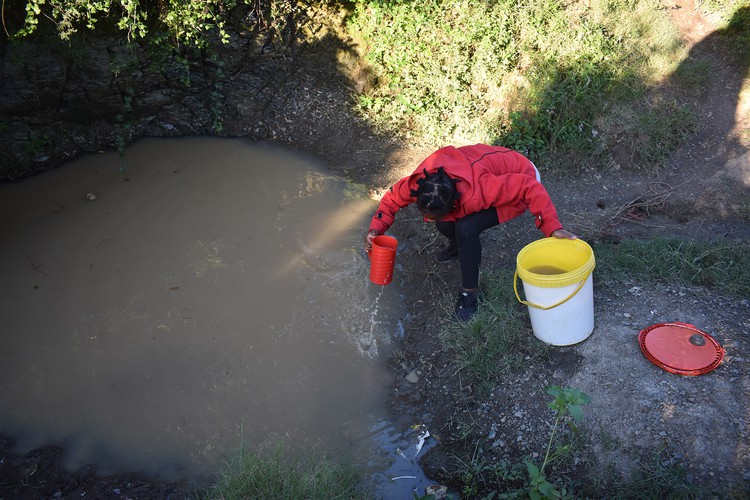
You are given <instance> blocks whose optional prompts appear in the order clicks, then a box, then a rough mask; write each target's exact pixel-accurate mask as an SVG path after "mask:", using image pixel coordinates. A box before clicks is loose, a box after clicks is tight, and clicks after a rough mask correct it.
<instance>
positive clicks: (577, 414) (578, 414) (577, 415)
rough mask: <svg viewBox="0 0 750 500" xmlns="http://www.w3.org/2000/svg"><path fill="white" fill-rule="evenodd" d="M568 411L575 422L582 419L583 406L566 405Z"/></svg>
mask: <svg viewBox="0 0 750 500" xmlns="http://www.w3.org/2000/svg"><path fill="white" fill-rule="evenodd" d="M568 413H570V416H571V417H573V420H575V421H576V422H577V423H580V422H581V419H583V408H582V407H581V405H570V406H568Z"/></svg>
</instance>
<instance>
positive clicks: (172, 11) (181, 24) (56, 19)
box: [3, 0, 237, 46]
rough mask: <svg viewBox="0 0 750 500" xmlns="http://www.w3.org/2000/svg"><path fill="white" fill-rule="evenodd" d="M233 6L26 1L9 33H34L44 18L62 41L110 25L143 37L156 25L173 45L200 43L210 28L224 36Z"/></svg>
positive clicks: (217, 0) (218, 1)
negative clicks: (22, 16) (16, 26)
mask: <svg viewBox="0 0 750 500" xmlns="http://www.w3.org/2000/svg"><path fill="white" fill-rule="evenodd" d="M3 5H5V4H3ZM235 5H237V1H236V0H204V1H201V2H174V1H167V0H162V1H159V0H157V1H149V0H75V1H69V0H27V2H26V16H25V20H24V23H23V26H22V27H21V28H19V29H18V31H16V32H15V33H14V34H13V35H14V36H27V35H29V34H31V33H34V32H35V31H36V30H37V29H38V27H39V24H40V21H43V20H47V21H50V22H52V23H53V24H54V28H55V31H56V33H57V34H58V35H59V37H60V38H61V39H63V40H68V39H70V37H71V36H72V35H73V34H74V33H76V32H78V31H79V30H81V29H87V30H93V29H95V28H96V27H97V26H100V25H101V24H114V26H115V27H116V28H117V29H118V30H120V31H121V32H123V33H124V34H125V36H126V37H127V39H128V41H130V40H133V39H143V38H146V36H147V35H149V34H153V33H152V32H153V31H154V28H156V27H158V30H157V31H163V32H165V33H168V34H169V36H170V38H171V41H172V42H173V43H174V44H175V45H180V44H188V45H198V46H204V45H205V44H206V41H207V35H208V33H209V32H211V31H212V30H216V31H218V33H219V36H220V38H221V39H222V40H226V39H227V37H228V35H227V33H226V30H225V25H226V16H227V13H228V11H229V10H230V9H231V8H232V7H234V6H235ZM3 19H5V17H3ZM6 29H7V28H6Z"/></svg>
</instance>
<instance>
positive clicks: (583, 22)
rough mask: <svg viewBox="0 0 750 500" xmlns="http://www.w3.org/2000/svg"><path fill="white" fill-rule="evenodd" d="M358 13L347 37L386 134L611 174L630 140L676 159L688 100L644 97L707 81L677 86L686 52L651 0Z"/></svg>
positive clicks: (375, 5)
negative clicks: (552, 159)
mask: <svg viewBox="0 0 750 500" xmlns="http://www.w3.org/2000/svg"><path fill="white" fill-rule="evenodd" d="M355 4H356V8H355V12H354V13H353V15H352V16H351V18H350V20H349V24H348V28H349V30H350V31H351V33H353V34H354V35H355V36H356V37H357V39H359V40H360V45H361V46H362V47H364V53H365V55H366V60H367V62H368V63H369V65H370V67H371V69H372V72H373V73H374V74H375V75H376V79H375V80H376V81H375V85H374V86H373V87H372V89H370V90H369V91H367V92H366V93H364V94H363V95H361V96H360V109H361V111H362V113H363V114H364V115H365V116H366V117H367V118H368V119H369V120H370V121H371V122H372V123H374V124H375V125H376V126H377V127H378V128H380V129H383V130H386V131H388V132H389V133H392V134H402V133H403V131H408V132H406V133H408V134H411V135H412V136H413V138H417V139H419V140H421V141H422V142H425V143H434V144H440V145H442V144H444V143H445V142H449V143H472V142H486V143H496V144H500V143H501V144H503V145H504V146H508V147H512V148H514V149H517V150H519V151H522V152H524V153H526V154H528V155H529V156H531V157H532V158H534V159H535V160H539V159H540V158H541V159H544V158H546V157H549V156H551V155H557V154H562V155H564V156H565V157H566V158H575V157H576V156H577V157H578V158H577V160H576V161H575V162H566V163H570V165H571V166H573V165H575V164H579V165H580V166H583V165H586V164H589V165H593V164H607V162H606V161H602V159H603V158H606V157H607V156H608V155H609V150H610V148H611V146H612V145H614V144H615V143H620V142H623V141H625V142H626V143H630V144H634V145H635V146H638V145H639V144H647V145H649V147H650V148H652V150H653V151H666V152H669V151H671V150H672V149H673V148H674V146H675V138H678V139H682V138H684V136H685V128H686V124H688V125H690V124H691V123H692V122H693V121H694V118H692V117H686V116H683V115H681V116H679V117H678V118H679V119H670V118H671V117H672V116H673V114H674V110H675V109H678V110H680V111H681V113H682V112H684V113H688V114H689V113H691V112H692V111H691V109H690V108H687V107H685V106H684V104H685V103H683V102H682V101H679V102H676V103H675V102H673V101H672V100H670V99H660V100H655V99H653V98H652V97H651V96H650V95H649V94H650V93H651V91H653V90H654V89H661V88H662V87H666V88H668V89H670V91H671V90H674V92H670V93H671V94H673V95H675V96H682V97H680V99H687V98H688V97H689V96H688V95H685V94H692V93H694V92H695V91H696V89H695V87H696V76H697V77H699V76H700V75H696V74H695V73H694V72H687V74H688V75H689V76H690V79H689V81H685V82H683V81H682V79H681V77H679V76H678V75H675V76H674V77H673V76H672V75H673V73H674V72H675V70H676V69H677V68H678V66H679V63H680V61H681V60H682V59H683V58H684V57H685V55H686V53H687V48H686V47H685V46H684V45H683V44H682V42H681V41H680V40H679V38H678V37H677V36H676V31H675V28H674V26H673V25H672V24H671V21H670V19H669V16H668V13H667V12H666V10H665V9H663V8H662V6H661V5H660V4H659V2H657V1H655V0H614V1H611V0H589V1H586V2H562V1H560V0H538V1H533V2H518V1H516V0H493V1H487V2H472V1H470V0H458V1H456V0H425V1H422V2H403V1H400V0H358V1H356V2H355ZM682 73H683V76H685V73H686V72H684V71H683V72H682ZM705 82H706V79H700V78H698V81H697V84H698V86H699V87H700V86H702V85H704V84H705ZM681 85H685V86H686V88H685V89H688V90H689V92H684V90H685V89H682V88H681ZM618 110H620V111H618ZM656 118H659V119H656ZM644 126H645V129H644ZM672 127H674V130H673V128H672ZM687 128H688V130H690V127H687ZM636 134H637V137H634V138H631V137H629V136H630V135H636ZM647 158H649V161H651V163H649V162H644V164H646V165H652V164H653V161H652V160H659V161H660V160H661V159H662V158H660V157H657V156H656V155H654V154H648V155H647ZM638 159H639V158H634V161H635V160H638ZM569 168H570V167H569Z"/></svg>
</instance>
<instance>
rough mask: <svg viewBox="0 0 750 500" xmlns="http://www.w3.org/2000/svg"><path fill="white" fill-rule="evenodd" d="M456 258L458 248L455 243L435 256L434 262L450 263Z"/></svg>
mask: <svg viewBox="0 0 750 500" xmlns="http://www.w3.org/2000/svg"><path fill="white" fill-rule="evenodd" d="M456 257H458V247H457V246H456V244H455V243H449V244H448V245H447V246H446V247H445V248H443V249H442V250H440V251H439V252H438V253H437V255H435V260H436V261H437V262H439V263H441V264H443V263H445V262H450V261H452V260H453V259H455V258H456Z"/></svg>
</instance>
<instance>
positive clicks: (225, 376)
mask: <svg viewBox="0 0 750 500" xmlns="http://www.w3.org/2000/svg"><path fill="white" fill-rule="evenodd" d="M125 159H126V167H125V169H124V174H125V176H126V177H127V179H128V180H127V181H125V180H124V179H123V177H122V176H121V174H120V172H119V168H120V159H119V157H118V156H117V155H116V154H111V153H105V154H99V155H91V156H88V157H85V158H82V159H79V160H76V161H74V162H72V163H70V164H69V165H66V166H64V167H62V168H59V169H57V170H55V171H52V172H48V173H45V174H42V175H39V176H36V177H33V178H30V179H27V180H25V181H23V182H20V183H17V184H5V185H0V214H2V215H1V220H0V238H1V239H2V245H0V276H2V290H3V292H2V295H1V296H0V338H1V339H2V342H1V343H0V375H1V376H0V431H2V432H3V433H5V434H7V435H9V436H11V437H12V438H13V439H14V440H15V441H16V443H17V448H18V450H19V451H25V450H30V449H32V448H34V447H36V446H40V445H42V444H46V443H57V444H60V445H62V446H63V447H64V450H65V455H64V465H65V466H66V467H67V468H69V469H77V468H79V467H81V466H83V465H86V464H95V465H96V467H97V469H98V470H99V471H100V472H101V473H117V472H122V471H131V470H140V471H143V472H146V473H149V474H154V475H158V476H161V477H166V478H169V479H172V478H184V477H192V478H196V477H204V478H205V477H208V476H210V474H212V473H214V472H216V471H218V470H219V469H220V467H221V464H222V462H223V461H224V460H226V459H227V458H230V457H232V456H234V454H235V453H236V452H237V451H238V450H239V448H240V447H241V446H242V447H244V448H245V449H248V448H249V449H252V448H254V447H256V446H258V445H261V444H264V443H268V442H269V440H270V441H274V440H277V439H283V442H284V443H286V444H287V445H289V446H291V447H292V448H296V449H304V450H309V449H313V450H316V451H319V452H323V453H334V454H336V455H337V456H340V457H345V459H346V460H347V461H349V462H350V463H353V464H355V465H358V466H359V467H360V468H361V469H362V470H366V471H368V472H369V473H371V474H374V475H375V476H379V477H381V479H384V480H386V481H387V480H388V479H389V478H388V475H389V474H390V473H389V468H391V469H393V467H395V469H393V471H395V472H393V471H391V472H393V474H399V475H407V476H418V479H417V480H418V481H421V480H423V478H422V477H421V476H420V473H419V470H418V467H416V463H415V461H414V460H409V463H400V464H399V463H397V462H398V460H403V458H401V457H403V455H402V454H400V453H399V455H401V457H399V456H397V455H396V454H395V451H396V450H397V449H398V450H399V451H401V450H404V449H406V447H408V446H409V445H410V444H413V443H414V441H415V440H416V438H417V436H416V435H415V433H413V432H412V433H411V434H410V433H409V431H408V429H409V428H411V425H413V424H414V422H409V421H408V418H406V419H405V420H403V421H402V422H401V423H400V424H397V423H395V422H394V421H393V420H392V416H390V415H388V413H387V411H386V409H385V408H386V398H387V396H388V390H389V385H390V383H391V377H392V375H391V374H390V373H389V372H388V371H387V370H386V368H385V359H386V356H387V355H388V353H389V352H391V350H392V349H394V348H395V346H396V344H397V342H398V338H399V336H400V335H401V334H402V332H403V322H404V307H403V297H402V296H401V292H400V291H399V289H398V286H397V284H391V285H389V286H387V287H381V286H376V285H374V284H372V283H369V281H368V279H367V276H368V263H367V260H366V258H365V257H364V256H363V255H362V253H361V250H360V247H361V238H362V234H363V233H364V230H365V228H366V226H367V223H368V220H369V217H370V216H371V213H372V211H373V209H374V203H373V202H372V201H371V200H368V199H367V198H366V197H365V196H364V195H363V193H362V192H361V190H358V189H357V188H356V187H355V186H352V185H351V184H349V183H347V182H345V181H344V180H343V179H341V178H339V177H337V176H335V175H332V174H331V173H329V172H327V171H326V169H325V165H322V164H320V163H319V162H317V161H316V160H315V159H313V158H309V157H306V156H305V155H301V154H298V153H296V152H290V151H285V150H281V149H278V148H276V147H273V146H271V145H267V144H257V143H250V142H246V141H244V140H239V139H231V140H230V139H226V140H225V139H208V138H189V139H185V138H183V139H144V140H141V141H139V142H138V143H137V144H135V145H134V146H132V147H130V148H129V149H128V150H127V151H126V155H125ZM396 273H398V269H397V270H396ZM407 424H409V425H408V426H407ZM399 425H401V428H399ZM410 458H412V457H410ZM393 474H391V475H393Z"/></svg>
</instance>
